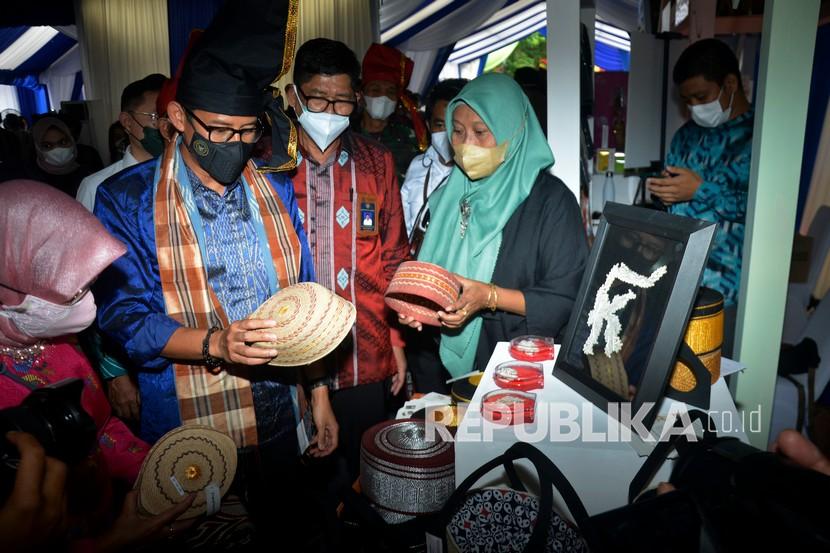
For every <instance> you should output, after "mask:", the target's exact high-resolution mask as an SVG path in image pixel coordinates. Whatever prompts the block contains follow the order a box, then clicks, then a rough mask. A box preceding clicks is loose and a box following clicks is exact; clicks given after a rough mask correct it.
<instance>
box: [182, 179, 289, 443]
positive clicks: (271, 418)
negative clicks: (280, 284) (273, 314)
mask: <svg viewBox="0 0 830 553" xmlns="http://www.w3.org/2000/svg"><path fill="white" fill-rule="evenodd" d="M185 168H186V169H187V177H188V179H189V180H190V186H191V188H192V190H193V198H194V199H195V201H196V207H197V208H198V209H199V215H200V216H201V218H202V228H203V230H204V249H205V253H206V254H207V256H206V259H205V269H206V270H207V277H208V283H209V284H210V287H211V288H212V289H213V291H214V292H216V297H217V298H218V299H219V304H220V305H221V306H222V308H223V309H224V310H225V314H226V315H227V316H228V321H230V322H234V321H240V320H242V319H247V318H248V316H249V315H250V314H251V313H253V312H254V311H256V308H257V307H259V306H260V305H262V303H263V302H265V300H267V299H268V298H269V297H270V296H271V292H270V287H269V285H268V273H267V272H266V268H265V266H264V265H263V256H262V251H261V245H260V242H259V239H258V236H257V229H256V227H254V222H253V216H252V214H251V208H250V205H249V203H248V198H247V197H246V191H245V187H244V186H242V181H241V180H237V181H236V182H235V183H233V184H231V185H230V186H228V187H227V188H225V194H224V195H222V196H220V195H219V194H217V193H216V192H214V191H213V190H211V189H210V188H208V187H206V186H205V185H204V184H202V181H200V180H199V177H197V176H196V174H195V173H194V172H193V171H192V170H191V169H190V168H189V167H187V166H185ZM257 372H258V371H251V374H250V375H249V376H250V378H251V392H252V395H253V400H254V412H255V414H256V421H257V435H258V437H259V443H260V445H264V444H266V443H268V442H270V441H273V440H276V439H286V438H288V439H294V423H293V421H294V411H293V403H292V399H291V393H290V389H289V387H288V386H286V385H283V384H280V383H278V382H274V381H270V380H265V379H261V378H260V379H256V378H255V375H256V374H257ZM259 372H261V371H259ZM266 372H267V370H266Z"/></svg>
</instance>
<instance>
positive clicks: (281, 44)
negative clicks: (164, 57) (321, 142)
mask: <svg viewBox="0 0 830 553" xmlns="http://www.w3.org/2000/svg"><path fill="white" fill-rule="evenodd" d="M298 3H299V2H298V0H232V1H229V2H225V4H224V5H223V6H222V8H221V9H220V10H219V12H218V13H217V14H216V17H214V19H213V21H212V22H211V24H210V26H209V27H208V28H207V29H206V30H205V32H204V34H203V35H202V37H201V38H200V40H199V42H198V43H197V44H196V46H195V47H194V49H193V51H192V52H191V53H190V54H189V56H188V58H187V61H186V62H185V65H184V68H183V71H182V76H181V80H180V82H179V85H178V90H177V92H176V99H177V100H178V101H179V103H181V104H182V105H184V106H186V107H188V108H189V109H199V110H204V111H210V112H213V113H221V114H224V115H259V114H260V113H262V112H263V111H265V112H266V113H267V114H268V117H269V119H270V120H271V126H272V128H273V136H272V139H273V143H272V159H271V160H270V165H271V166H273V167H272V169H276V170H280V169H290V168H293V167H294V165H295V164H296V161H295V160H296V130H295V129H294V128H293V126H292V125H291V123H290V122H289V121H288V118H287V117H286V116H285V114H284V113H283V111H282V101H281V98H280V97H279V90H278V89H275V88H271V86H270V85H271V83H273V82H274V81H276V80H278V79H279V78H280V77H282V76H283V75H284V74H285V73H286V72H287V71H288V69H289V67H290V66H291V60H292V57H293V55H294V47H295V43H296V30H297V14H298ZM292 138H293V142H292ZM292 144H293V146H292Z"/></svg>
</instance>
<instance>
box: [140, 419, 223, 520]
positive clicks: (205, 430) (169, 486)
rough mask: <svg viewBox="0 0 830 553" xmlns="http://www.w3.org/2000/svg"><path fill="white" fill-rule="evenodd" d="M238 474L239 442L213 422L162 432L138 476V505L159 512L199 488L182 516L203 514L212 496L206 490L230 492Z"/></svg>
mask: <svg viewBox="0 0 830 553" xmlns="http://www.w3.org/2000/svg"><path fill="white" fill-rule="evenodd" d="M235 474H236V445H235V444H234V442H233V440H232V439H231V438H230V436H228V435H227V434H224V433H222V432H220V431H218V430H216V429H214V428H211V427H209V426H203V425H199V424H188V425H184V426H180V427H179V428H175V429H173V430H171V431H170V432H168V433H167V434H165V435H164V436H162V437H161V438H160V439H159V441H158V442H156V444H155V445H154V446H153V448H152V449H150V452H149V453H148V454H147V457H145V459H144V463H142V465H141V472H140V473H139V475H138V480H136V483H135V488H136V489H137V490H138V508H139V511H140V512H141V513H143V514H145V515H157V514H159V513H162V512H164V511H166V510H167V509H169V508H170V507H172V506H173V505H175V504H176V503H179V502H180V501H183V500H184V499H185V498H186V497H187V496H188V495H189V494H191V493H194V492H196V493H197V496H196V499H195V500H194V501H193V505H191V506H190V508H189V509H188V510H187V511H186V512H185V513H184V514H183V515H182V518H193V517H197V516H199V515H203V514H205V513H206V511H207V510H208V501H209V498H208V497H207V494H206V492H205V490H206V489H207V488H208V487H209V486H210V487H211V488H213V490H214V491H213V494H211V495H212V496H214V497H215V495H214V494H215V493H216V491H215V488H218V494H219V497H220V498H221V497H223V496H224V495H225V493H227V491H228V488H229V487H230V485H231V482H233V478H234V475H235Z"/></svg>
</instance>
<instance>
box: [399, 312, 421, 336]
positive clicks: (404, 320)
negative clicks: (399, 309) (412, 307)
mask: <svg viewBox="0 0 830 553" xmlns="http://www.w3.org/2000/svg"><path fill="white" fill-rule="evenodd" d="M398 322H399V323H400V324H402V325H404V326H408V327H409V328H414V329H415V330H417V331H418V332H421V331H422V330H423V329H424V325H422V324H421V323H420V322H419V321H416V320H415V319H414V318H412V317H408V316H406V315H401V314H400V313H398Z"/></svg>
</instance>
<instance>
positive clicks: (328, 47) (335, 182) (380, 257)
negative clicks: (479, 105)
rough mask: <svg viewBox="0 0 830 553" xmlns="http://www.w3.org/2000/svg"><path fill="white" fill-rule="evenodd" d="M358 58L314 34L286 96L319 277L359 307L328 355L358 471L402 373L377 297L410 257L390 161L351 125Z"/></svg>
mask: <svg viewBox="0 0 830 553" xmlns="http://www.w3.org/2000/svg"><path fill="white" fill-rule="evenodd" d="M359 73H360V64H359V63H358V61H357V58H356V56H355V54H354V52H352V51H351V50H350V49H349V48H348V47H347V46H346V45H345V44H343V43H342V42H338V41H334V40H329V39H325V38H318V39H313V40H310V41H308V42H306V43H305V44H303V45H302V46H300V48H299V50H298V51H297V56H296V60H295V63H294V83H293V84H291V85H289V86H288V87H287V88H286V98H287V101H288V103H289V105H290V106H291V107H292V108H293V110H294V113H296V114H297V117H298V121H299V125H300V132H299V149H300V154H301V157H302V161H301V162H300V163H299V165H298V166H297V171H296V174H295V175H294V177H293V180H294V190H295V192H296V194H297V202H298V204H299V208H300V215H301V218H302V219H303V222H304V225H305V229H306V232H307V234H308V237H309V244H310V246H311V252H312V255H314V266H315V268H316V273H317V282H318V283H319V284H322V285H323V286H325V287H327V288H328V289H330V290H332V291H334V292H335V293H337V294H338V295H340V296H341V297H343V298H345V299H347V300H349V301H351V302H352V303H354V304H355V305H356V306H357V322H356V324H355V326H354V328H353V329H352V334H351V340H347V341H346V342H344V343H343V344H342V345H341V346H340V347H339V348H338V349H337V350H336V351H335V353H334V354H333V356H332V357H331V358H330V361H331V362H332V365H333V367H332V372H333V373H334V376H333V379H332V382H331V388H332V390H333V391H334V392H333V397H332V405H333V407H334V412H335V415H336V416H337V421H338V423H339V425H340V431H341V433H340V452H339V453H341V454H342V455H343V456H345V458H346V461H347V464H348V468H349V472H350V476H351V477H352V478H354V477H356V476H357V472H358V470H359V453H360V438H361V436H362V435H363V432H364V431H365V430H366V429H367V428H369V427H370V426H372V425H373V424H375V423H377V422H380V421H382V420H385V419H386V418H387V412H388V410H389V408H390V403H391V402H392V401H393V398H392V397H391V396H393V395H398V394H399V392H400V391H401V389H402V387H403V385H404V382H405V378H406V360H405V357H404V355H403V342H402V341H401V340H400V337H399V336H398V335H397V333H395V334H394V335H393V332H392V330H391V328H390V321H394V318H393V317H392V313H391V311H390V310H389V309H388V308H387V307H386V304H385V303H384V299H383V294H384V292H385V291H386V287H387V285H388V283H389V280H390V279H391V278H392V275H393V274H394V272H395V270H396V269H397V267H398V265H399V264H400V263H401V261H403V260H405V259H406V257H407V255H408V242H407V238H406V230H405V229H404V222H403V209H402V207H401V197H400V192H399V188H398V183H397V177H396V175H395V162H394V160H393V158H392V154H391V153H390V152H389V150H388V149H387V148H386V147H384V146H382V145H381V144H380V143H378V142H376V141H375V140H372V139H370V138H367V137H364V136H362V135H360V134H358V133H356V132H353V131H351V130H350V129H349V116H350V115H352V114H353V113H354V111H355V108H356V106H357V103H358V101H359V96H358V93H357V89H358V86H359V84H358V79H359Z"/></svg>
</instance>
